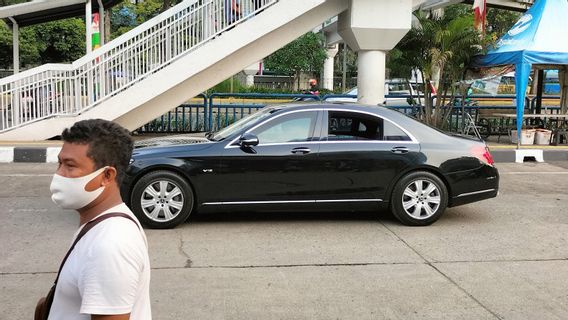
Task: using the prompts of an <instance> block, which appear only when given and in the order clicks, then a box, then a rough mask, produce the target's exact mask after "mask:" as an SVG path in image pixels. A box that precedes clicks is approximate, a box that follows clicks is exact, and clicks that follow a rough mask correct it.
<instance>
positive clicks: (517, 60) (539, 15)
mask: <svg viewBox="0 0 568 320" xmlns="http://www.w3.org/2000/svg"><path fill="white" fill-rule="evenodd" d="M501 65H515V88H516V100H517V106H516V107H517V138H518V141H519V146H520V141H521V128H522V125H523V113H524V104H525V94H526V89H527V85H528V81H529V73H530V71H531V67H532V66H533V65H534V66H536V67H538V66H542V67H544V66H550V65H568V0H536V1H535V3H534V4H533V6H532V7H531V8H530V9H529V10H527V12H525V14H524V15H523V16H522V17H521V18H520V19H519V21H517V23H515V25H513V27H512V28H511V30H509V31H508V32H507V33H506V34H505V35H504V36H503V37H501V39H499V40H498V41H497V43H496V45H495V47H494V48H493V49H492V50H490V51H489V52H488V53H487V54H486V55H483V56H478V57H476V58H475V59H474V61H473V66H474V67H492V66H501Z"/></svg>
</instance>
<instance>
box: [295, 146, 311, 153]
mask: <svg viewBox="0 0 568 320" xmlns="http://www.w3.org/2000/svg"><path fill="white" fill-rule="evenodd" d="M311 151H312V150H310V148H305V147H300V148H294V149H292V153H293V154H298V153H301V154H306V153H310V152H311Z"/></svg>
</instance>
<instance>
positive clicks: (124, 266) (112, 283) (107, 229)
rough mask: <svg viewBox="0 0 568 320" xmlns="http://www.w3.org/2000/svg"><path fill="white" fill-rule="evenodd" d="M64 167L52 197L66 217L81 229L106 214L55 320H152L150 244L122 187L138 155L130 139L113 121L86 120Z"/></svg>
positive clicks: (69, 140) (70, 275)
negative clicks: (73, 215)
mask: <svg viewBox="0 0 568 320" xmlns="http://www.w3.org/2000/svg"><path fill="white" fill-rule="evenodd" d="M62 139H63V141H64V143H63V147H62V149H61V152H60V153H59V167H58V169H57V172H56V173H55V175H54V177H53V181H52V183H51V186H50V189H51V192H52V199H53V201H54V202H55V203H57V204H58V205H59V206H61V207H62V208H64V209H74V210H76V211H77V212H79V217H80V227H79V230H78V231H77V233H76V234H75V237H77V235H78V234H79V232H80V230H81V228H83V227H84V226H85V224H86V223H88V222H89V221H92V220H94V219H96V218H98V217H100V216H102V215H104V214H107V213H123V214H126V215H128V216H130V217H131V218H132V220H131V219H128V218H125V217H111V218H108V219H106V220H103V221H101V222H100V223H98V224H96V225H94V227H93V228H92V229H90V230H89V231H88V232H87V233H86V234H85V235H84V236H83V237H82V238H81V239H80V240H79V241H78V242H77V244H76V246H75V247H74V248H73V249H72V251H71V253H70V254H69V256H68V259H67V260H66V262H65V264H64V265H63V268H62V269H61V274H60V276H59V279H58V281H57V286H56V288H55V296H54V299H53V304H52V306H51V310H50V312H49V319H53V320H55V319H56V320H67V319H93V320H111V319H112V320H116V319H120V320H122V319H135V320H138V319H140V320H142V319H143V320H146V319H151V318H152V314H151V309H150V260H149V258H148V246H147V241H146V236H145V234H144V231H143V229H142V227H141V226H140V224H139V222H138V220H137V219H136V217H135V216H134V215H133V214H132V212H131V211H130V209H129V208H128V207H127V206H126V205H125V204H124V203H123V202H122V198H121V196H120V191H119V185H120V182H121V179H122V176H123V174H124V172H125V170H126V168H127V166H128V163H129V161H130V157H131V154H132V148H133V142H132V139H131V137H130V134H129V132H128V131H127V130H126V129H124V128H122V127H121V126H119V125H117V124H115V123H113V122H110V121H106V120H100V119H95V120H84V121H80V122H77V123H75V124H74V125H73V126H72V127H71V128H68V129H65V130H64V131H63V133H62Z"/></svg>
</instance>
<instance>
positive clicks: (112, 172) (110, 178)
mask: <svg viewBox="0 0 568 320" xmlns="http://www.w3.org/2000/svg"><path fill="white" fill-rule="evenodd" d="M116 175H117V171H116V168H115V167H108V168H106V169H105V171H104V172H103V179H102V181H101V184H102V185H103V186H107V185H109V184H111V183H114V182H116Z"/></svg>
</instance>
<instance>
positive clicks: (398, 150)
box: [391, 147, 408, 154]
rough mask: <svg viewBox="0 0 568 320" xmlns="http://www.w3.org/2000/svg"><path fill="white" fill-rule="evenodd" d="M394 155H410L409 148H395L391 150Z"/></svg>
mask: <svg viewBox="0 0 568 320" xmlns="http://www.w3.org/2000/svg"><path fill="white" fill-rule="evenodd" d="M391 152H392V153H401V154H402V153H408V148H407V147H394V148H392V149H391Z"/></svg>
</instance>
